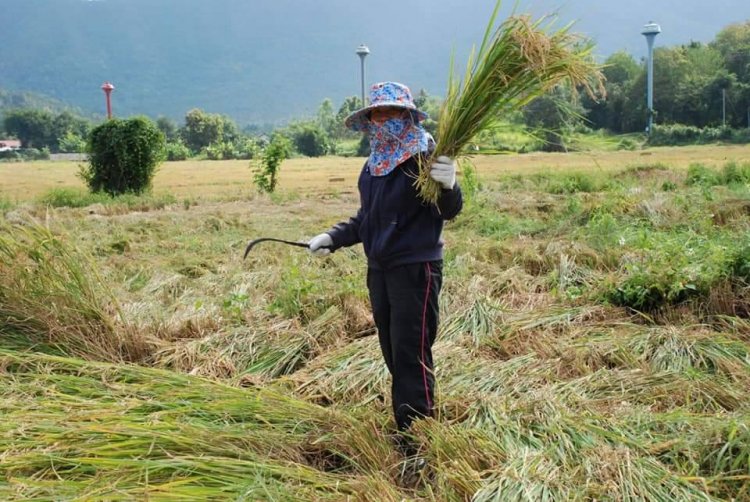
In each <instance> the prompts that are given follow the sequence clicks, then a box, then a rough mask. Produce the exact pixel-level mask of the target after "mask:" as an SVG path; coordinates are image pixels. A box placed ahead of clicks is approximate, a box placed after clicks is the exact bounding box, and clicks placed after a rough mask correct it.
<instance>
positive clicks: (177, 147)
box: [165, 141, 190, 161]
mask: <svg viewBox="0 0 750 502" xmlns="http://www.w3.org/2000/svg"><path fill="white" fill-rule="evenodd" d="M165 150H166V157H167V160H169V161H176V160H187V159H188V157H190V149H189V148H188V147H187V145H185V143H183V142H182V141H172V142H169V143H167V144H166V148H165Z"/></svg>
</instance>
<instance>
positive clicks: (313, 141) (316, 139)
mask: <svg viewBox="0 0 750 502" xmlns="http://www.w3.org/2000/svg"><path fill="white" fill-rule="evenodd" d="M290 132H291V135H292V141H293V142H294V148H295V149H296V150H297V151H298V152H299V153H301V154H302V155H307V156H308V157H320V156H322V155H325V154H327V153H328V151H329V150H330V145H329V143H330V140H329V139H328V135H326V133H325V131H324V130H323V129H322V128H321V127H320V126H318V125H317V124H315V123H312V122H310V123H301V124H295V125H293V126H292V127H291V128H290Z"/></svg>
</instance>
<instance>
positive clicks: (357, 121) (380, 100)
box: [344, 82, 428, 131]
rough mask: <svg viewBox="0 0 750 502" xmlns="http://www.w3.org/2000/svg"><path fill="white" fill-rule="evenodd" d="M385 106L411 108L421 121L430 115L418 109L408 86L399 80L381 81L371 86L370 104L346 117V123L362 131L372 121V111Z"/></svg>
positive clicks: (347, 125)
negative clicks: (370, 114) (370, 115)
mask: <svg viewBox="0 0 750 502" xmlns="http://www.w3.org/2000/svg"><path fill="white" fill-rule="evenodd" d="M385 106H388V107H395V108H403V109H405V110H409V111H410V112H411V113H412V115H413V116H414V117H415V118H416V119H417V121H420V122H421V121H422V120H425V119H426V118H427V117H428V115H427V114H426V113H425V112H423V111H421V110H417V106H416V105H415V104H414V98H412V96H411V91H410V90H409V88H408V87H407V86H405V85H404V84H400V83H398V82H379V83H377V84H373V85H372V87H370V104H369V105H367V106H365V107H364V108H361V109H359V110H357V111H356V112H354V113H352V114H351V115H349V116H348V117H346V120H345V121H344V125H345V126H346V127H348V128H349V129H353V130H355V131H362V130H364V129H365V128H366V127H367V124H368V123H369V122H370V117H369V113H370V111H372V110H374V109H375V108H382V107H385Z"/></svg>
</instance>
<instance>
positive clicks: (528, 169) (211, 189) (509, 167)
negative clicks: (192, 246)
mask: <svg viewBox="0 0 750 502" xmlns="http://www.w3.org/2000/svg"><path fill="white" fill-rule="evenodd" d="M747 158H750V146H741V145H732V146H691V147H665V148H651V149H648V150H643V151H619V152H578V153H569V154H550V153H529V154H524V155H516V154H511V155H498V156H480V157H476V158H473V159H472V161H473V162H474V164H475V166H476V168H477V171H478V173H479V176H480V177H481V178H482V179H492V178H493V177H495V176H497V175H500V174H533V173H539V172H547V171H550V172H560V171H570V170H578V171H585V172H596V171H601V172H604V173H609V172H612V171H619V170H622V169H624V168H626V167H627V166H635V165H643V164H656V163H663V164H665V165H666V166H668V167H671V168H673V169H687V167H688V166H689V165H690V164H691V163H694V162H699V163H704V164H706V165H717V166H718V165H719V164H723V163H725V162H728V161H738V162H742V161H744V160H746V159H747ZM363 162H364V159H360V158H344V157H322V158H304V159H291V160H286V161H284V163H283V164H282V166H281V173H280V175H279V189H280V190H281V191H285V192H297V193H300V194H316V193H331V192H338V193H342V194H346V193H353V192H354V191H355V187H356V180H357V178H358V177H359V172H360V169H361V167H362V164H363ZM77 171H78V167H77V164H76V163H74V162H43V161H40V162H29V163H17V164H8V163H0V195H2V196H4V197H5V198H7V199H9V200H10V201H12V202H27V201H31V200H34V199H35V198H37V197H39V196H41V195H43V194H45V193H47V192H48V191H50V190H52V189H55V188H63V187H67V188H80V189H81V190H83V189H84V184H83V182H82V181H81V180H79V179H78V178H77V177H76V173H77ZM331 178H343V181H333V182H331V181H329V180H330V179H331ZM154 193H156V194H162V193H169V194H172V195H175V196H177V197H180V198H182V197H200V198H203V199H211V198H216V199H231V198H247V197H249V196H252V195H253V194H255V188H254V187H253V185H252V173H251V170H250V168H249V162H248V161H241V160H237V161H234V160H228V161H183V162H167V163H164V164H162V166H161V167H160V168H159V170H158V171H157V173H156V176H155V178H154Z"/></svg>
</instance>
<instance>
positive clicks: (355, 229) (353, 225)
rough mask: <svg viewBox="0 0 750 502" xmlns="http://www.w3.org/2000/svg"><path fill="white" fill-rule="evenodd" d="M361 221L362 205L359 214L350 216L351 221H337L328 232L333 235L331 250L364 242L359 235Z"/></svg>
mask: <svg viewBox="0 0 750 502" xmlns="http://www.w3.org/2000/svg"><path fill="white" fill-rule="evenodd" d="M361 222H362V208H361V207H360V208H359V210H358V211H357V214H355V215H354V216H352V217H351V218H349V221H342V222H341V223H337V224H335V225H334V226H333V228H332V229H330V230H329V231H328V232H326V233H327V234H328V235H330V236H331V240H333V246H332V247H331V251H335V250H337V249H339V248H343V247H348V246H353V245H354V244H358V243H360V242H362V239H361V238H360V237H359V225H360V223H361Z"/></svg>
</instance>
